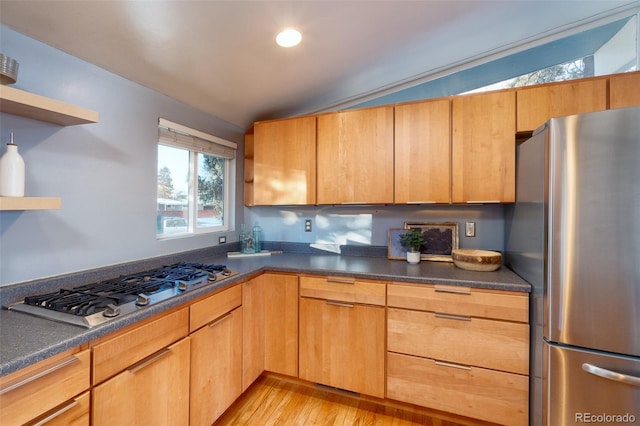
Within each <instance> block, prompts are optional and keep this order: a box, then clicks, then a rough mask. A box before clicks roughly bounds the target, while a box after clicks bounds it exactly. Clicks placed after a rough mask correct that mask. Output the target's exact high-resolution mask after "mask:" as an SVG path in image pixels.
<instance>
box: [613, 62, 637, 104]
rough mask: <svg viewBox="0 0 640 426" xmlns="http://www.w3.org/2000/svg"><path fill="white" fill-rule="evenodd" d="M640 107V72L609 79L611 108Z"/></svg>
mask: <svg viewBox="0 0 640 426" xmlns="http://www.w3.org/2000/svg"><path fill="white" fill-rule="evenodd" d="M637 105H640V71H636V72H631V73H625V74H618V75H614V76H611V77H610V78H609V108H611V109H613V108H624V107H630V106H637Z"/></svg>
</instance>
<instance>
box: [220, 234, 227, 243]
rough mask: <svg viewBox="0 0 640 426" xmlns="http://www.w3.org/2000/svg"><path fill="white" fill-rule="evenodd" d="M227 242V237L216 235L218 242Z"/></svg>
mask: <svg viewBox="0 0 640 426" xmlns="http://www.w3.org/2000/svg"><path fill="white" fill-rule="evenodd" d="M226 242H227V237H225V236H224V235H221V236H219V237H218V244H224V243H226Z"/></svg>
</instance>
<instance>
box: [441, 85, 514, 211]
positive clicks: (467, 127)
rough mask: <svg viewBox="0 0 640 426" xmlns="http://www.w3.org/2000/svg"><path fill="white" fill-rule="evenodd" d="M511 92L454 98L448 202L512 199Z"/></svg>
mask: <svg viewBox="0 0 640 426" xmlns="http://www.w3.org/2000/svg"><path fill="white" fill-rule="evenodd" d="M515 101H516V98H515V92H514V91H512V90H503V91H495V92H487V93H481V94H474V95H464V96H456V97H454V98H453V100H452V111H453V113H452V126H453V135H452V153H451V156H452V157H451V158H452V160H451V168H452V170H451V171H452V191H451V193H452V202H453V203H512V202H514V201H515V173H516V167H515V160H516V143H515V133H516V132H515V113H516V112H515V106H516V102H515Z"/></svg>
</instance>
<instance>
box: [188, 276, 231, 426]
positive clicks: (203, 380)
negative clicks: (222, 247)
mask: <svg viewBox="0 0 640 426" xmlns="http://www.w3.org/2000/svg"><path fill="white" fill-rule="evenodd" d="M241 303H242V286H241V285H236V286H234V287H231V288H229V289H225V290H223V291H221V292H219V293H216V294H214V295H213V296H210V297H207V298H206V299H204V300H201V301H198V302H196V303H194V304H192V305H191V309H190V311H191V312H190V330H191V336H190V337H191V370H190V375H191V380H190V392H189V395H190V405H189V412H190V415H189V421H190V424H192V425H210V424H213V423H214V422H215V421H216V420H217V419H218V417H220V415H222V413H224V411H225V410H226V409H227V408H229V406H230V405H231V404H232V403H233V401H235V400H236V399H237V398H238V397H239V396H240V394H241V393H242V306H241Z"/></svg>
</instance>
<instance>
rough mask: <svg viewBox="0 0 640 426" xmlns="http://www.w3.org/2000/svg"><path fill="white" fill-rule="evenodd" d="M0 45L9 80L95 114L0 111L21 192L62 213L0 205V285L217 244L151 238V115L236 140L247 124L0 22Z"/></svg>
mask: <svg viewBox="0 0 640 426" xmlns="http://www.w3.org/2000/svg"><path fill="white" fill-rule="evenodd" d="M0 51H1V52H2V53H4V54H5V55H7V56H9V57H11V58H14V59H16V60H17V61H18V62H19V64H20V69H19V72H18V81H17V83H16V84H14V85H12V87H15V88H18V89H22V90H25V91H28V92H31V93H35V94H38V95H42V96H46V97H49V98H52V99H56V100H60V101H63V102H68V103H70V104H73V105H77V106H81V107H84V108H88V109H92V110H95V111H97V112H98V113H99V114H100V121H99V123H97V124H87V125H79V126H70V127H61V126H58V125H54V124H48V123H44V122H40V121H36V120H31V119H27V118H22V117H18V116H14V115H10V114H4V113H2V114H0V141H1V142H2V148H1V152H2V153H4V152H5V150H6V148H5V146H4V145H5V143H6V142H7V141H8V139H9V133H10V132H13V133H14V135H15V142H16V143H17V144H18V149H19V152H20V153H21V155H22V157H23V158H24V161H25V163H26V177H25V186H26V188H25V195H26V196H42V197H61V199H62V208H61V209H60V210H43V211H15V212H14V211H4V212H0V285H6V284H11V283H17V282H23V281H28V280H32V279H36V278H43V277H48V276H53V275H60V274H65V273H70V272H75V271H81V270H86V269H92V268H96V267H102V266H107V265H112V264H117V263H121V262H127V261H134V260H139V259H147V258H152V257H157V256H162V255H165V254H171V253H177V252H181V251H186V250H194V249H199V248H204V247H208V246H211V245H215V244H217V236H213V235H201V236H195V237H188V238H177V239H172V240H164V241H159V240H157V239H156V225H155V216H156V167H157V166H156V157H157V141H158V139H157V135H158V118H159V117H162V118H166V119H168V120H171V121H174V122H177V123H181V124H184V125H185V126H188V127H191V128H194V129H197V130H200V131H203V132H206V133H210V134H213V135H216V136H219V137H222V138H225V139H228V140H231V141H234V142H238V143H239V144H242V143H243V134H244V129H240V128H238V127H236V126H233V125H231V124H229V123H227V122H224V121H222V120H220V119H218V118H216V117H213V116H210V115H208V114H206V113H204V112H202V111H199V110H196V109H194V108H192V107H189V106H187V105H185V104H183V103H180V102H178V101H176V100H174V99H171V98H169V97H167V96H164V95H161V94H159V93H157V92H154V91H152V90H149V89H148V88H146V87H143V86H141V85H139V84H136V83H133V82H131V81H129V80H126V79H124V78H121V77H119V76H117V75H115V74H113V73H110V72H107V71H105V70H104V69H101V68H98V67H96V66H94V65H92V64H89V63H87V62H85V61H82V60H80V59H78V58H75V57H73V56H70V55H68V54H66V53H64V52H62V51H60V50H57V49H54V48H52V47H50V46H47V45H45V44H43V43H41V42H39V41H36V40H34V39H31V38H28V37H26V36H24V35H22V34H20V33H17V32H15V31H13V30H11V29H9V28H7V27H5V26H2V27H0ZM241 146H242V145H241ZM239 155H240V158H241V157H242V151H240V152H239ZM241 164H242V161H241V160H240V161H239V165H241ZM241 173H242V168H241V167H238V168H237V180H238V182H242V174H241ZM236 195H237V199H238V200H242V186H241V185H240V186H239V188H238V193H237V194H236ZM242 214H243V210H242V208H238V209H237V210H236V215H237V216H236V221H237V222H240V221H242Z"/></svg>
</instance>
